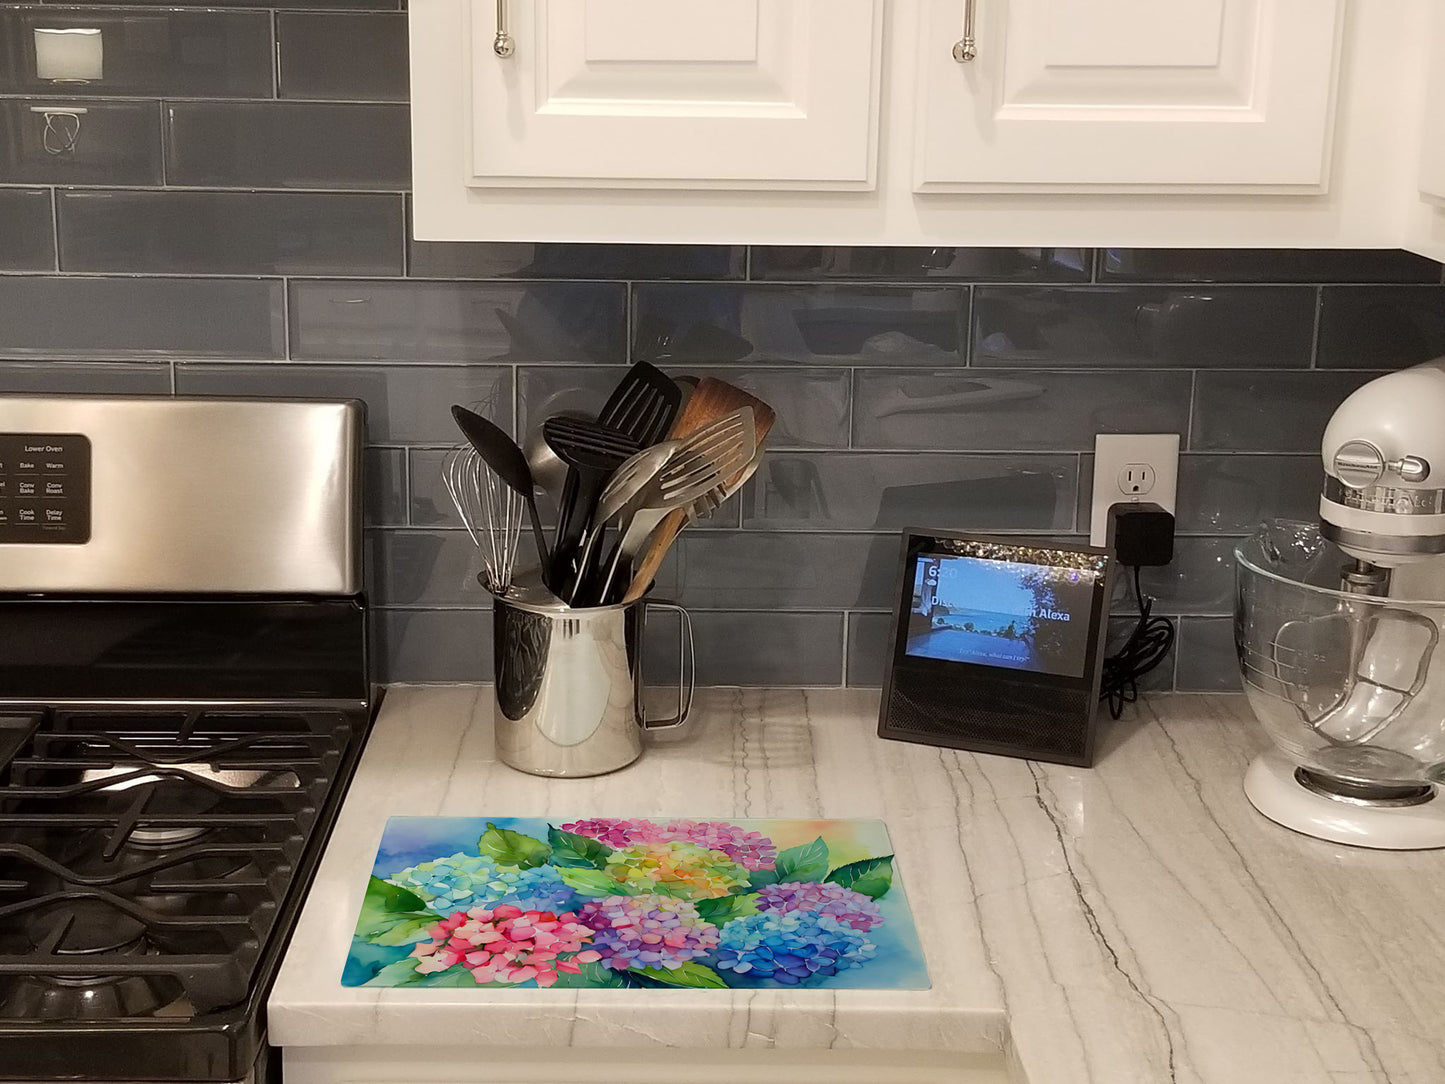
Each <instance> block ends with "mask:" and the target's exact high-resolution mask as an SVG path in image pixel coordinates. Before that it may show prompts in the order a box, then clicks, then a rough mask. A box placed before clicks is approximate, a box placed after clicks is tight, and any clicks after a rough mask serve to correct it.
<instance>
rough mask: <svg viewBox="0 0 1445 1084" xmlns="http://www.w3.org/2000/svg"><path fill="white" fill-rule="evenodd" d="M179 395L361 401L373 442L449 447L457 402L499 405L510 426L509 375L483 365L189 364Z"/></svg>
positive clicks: (180, 377)
mask: <svg viewBox="0 0 1445 1084" xmlns="http://www.w3.org/2000/svg"><path fill="white" fill-rule="evenodd" d="M176 391H177V392H178V393H179V394H181V395H272V396H283V397H289V398H298V399H305V398H313V397H314V398H318V399H361V400H363V401H364V402H365V403H366V431H367V435H368V439H370V440H371V441H372V442H375V443H401V442H416V443H435V444H449V443H451V442H452V440H453V439H454V434H455V432H456V426H455V424H454V423H453V422H452V416H451V405H452V404H453V403H480V402H485V401H490V402H494V403H496V404H498V408H497V409H498V410H499V412H500V413H499V417H501V418H503V419H507V420H510V418H511V401H512V380H511V373H510V372H509V371H508V370H507V369H505V368H498V367H493V366H486V365H465V366H462V365H444V366H442V365H439V366H430V365H398V366H390V365H292V364H283V365H190V364H180V365H177V366H176Z"/></svg>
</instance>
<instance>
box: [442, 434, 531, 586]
mask: <svg viewBox="0 0 1445 1084" xmlns="http://www.w3.org/2000/svg"><path fill="white" fill-rule="evenodd" d="M442 481H443V482H444V483H445V485H446V487H447V493H448V495H449V496H450V497H451V499H452V504H453V505H454V506H455V507H456V510H457V515H459V516H461V518H462V523H463V524H464V525H465V526H466V528H467V533H468V534H469V535H471V537H472V542H474V543H475V544H476V547H477V551H478V552H479V553H480V554H481V556H482V574H483V577H484V579H483V585H484V586H485V587H486V588H487V589H488V590H490V591H505V590H506V589H507V588H508V586H510V584H511V582H512V569H513V567H514V566H515V564H516V560H517V543H518V542H519V541H520V539H521V536H522V498H521V496H520V495H519V494H518V493H516V492H515V491H514V490H513V489H512V488H511V487H510V486H507V485H504V484H503V483H502V480H501V479H500V478H499V477H498V476H497V473H496V471H494V470H492V469H491V468H490V467H488V466H487V464H486V462H485V461H484V460H483V459H482V457H481V455H480V454H478V452H477V450H476V448H475V447H473V446H472V445H470V444H461V445H458V446H457V447H455V448H453V449H452V450H451V451H449V452H448V453H447V454H446V456H445V457H444V458H443V460H442Z"/></svg>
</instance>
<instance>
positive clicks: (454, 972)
mask: <svg viewBox="0 0 1445 1084" xmlns="http://www.w3.org/2000/svg"><path fill="white" fill-rule="evenodd" d="M405 985H407V986H428V987H438V986H440V987H442V988H445V989H458V988H460V989H464V990H470V989H472V988H473V987H476V986H515V985H517V984H516V983H514V982H478V981H477V980H476V979H474V978H472V973H471V972H470V971H468V970H467V969H466V968H465V967H449V968H447V969H446V970H445V971H433V972H432V973H431V974H430V975H421V976H419V977H418V978H417V980H416V981H415V982H408V983H406V984H405Z"/></svg>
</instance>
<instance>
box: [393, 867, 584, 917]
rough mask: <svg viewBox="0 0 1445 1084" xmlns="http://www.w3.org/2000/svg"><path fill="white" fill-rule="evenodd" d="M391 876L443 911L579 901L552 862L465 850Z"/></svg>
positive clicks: (553, 906) (565, 906)
mask: <svg viewBox="0 0 1445 1084" xmlns="http://www.w3.org/2000/svg"><path fill="white" fill-rule="evenodd" d="M388 880H390V882H391V883H392V884H394V885H397V886H399V887H401V888H405V889H407V890H408V891H410V892H413V893H415V894H416V895H417V896H418V897H419V898H421V899H422V900H424V901H425V902H426V905H427V908H428V910H432V911H435V912H436V913H437V914H439V915H450V914H453V913H455V912H457V911H466V910H469V909H471V908H473V907H486V908H488V909H491V908H493V907H496V906H497V905H498V904H503V903H508V904H511V905H512V906H513V907H520V908H521V909H522V910H524V911H553V912H562V911H570V910H573V905H574V903H575V902H576V901H577V894H576V893H575V892H573V891H572V889H570V888H568V887H567V885H566V884H565V883H564V882H563V880H562V877H561V874H559V873H558V872H557V871H556V869H554V868H553V867H551V866H537V867H535V868H533V869H520V868H518V867H517V866H505V865H498V864H497V863H495V862H493V861H492V860H491V859H490V858H482V857H478V856H474V855H467V854H461V853H457V854H454V855H452V856H451V857H450V858H436V859H433V860H432V861H430V862H420V863H418V864H417V865H415V866H411V867H410V868H408V869H404V870H402V871H401V872H400V873H397V874H394V875H392V876H391V877H390V878H388Z"/></svg>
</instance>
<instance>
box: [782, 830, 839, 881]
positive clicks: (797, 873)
mask: <svg viewBox="0 0 1445 1084" xmlns="http://www.w3.org/2000/svg"><path fill="white" fill-rule="evenodd" d="M774 872H776V873H777V875H778V876H777V879H778V880H779V881H821V880H822V879H823V877H824V876H825V875H826V874H827V872H828V845H827V844H826V843H824V842H823V837H822V836H819V837H818V838H817V839H815V840H813V842H812V843H803V844H800V845H798V846H796V847H789V848H788V849H787V850H786V851H783V852H782V853H781V854H779V855H778V861H777V869H776V870H775V871H774Z"/></svg>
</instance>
